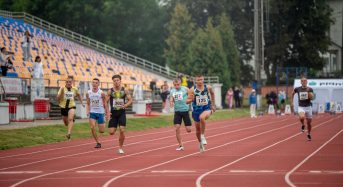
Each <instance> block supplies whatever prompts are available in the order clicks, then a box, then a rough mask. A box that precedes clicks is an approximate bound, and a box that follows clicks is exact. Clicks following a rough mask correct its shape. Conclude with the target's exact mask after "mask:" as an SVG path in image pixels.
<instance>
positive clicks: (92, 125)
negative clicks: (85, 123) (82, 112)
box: [89, 118, 99, 143]
mask: <svg viewBox="0 0 343 187" xmlns="http://www.w3.org/2000/svg"><path fill="white" fill-rule="evenodd" d="M95 123H96V120H95V119H92V118H89V127H90V128H91V133H92V135H93V138H94V140H95V142H96V143H99V140H98V135H97V134H96V130H95Z"/></svg>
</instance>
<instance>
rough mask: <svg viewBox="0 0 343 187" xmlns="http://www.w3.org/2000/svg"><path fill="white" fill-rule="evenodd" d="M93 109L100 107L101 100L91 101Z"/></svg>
mask: <svg viewBox="0 0 343 187" xmlns="http://www.w3.org/2000/svg"><path fill="white" fill-rule="evenodd" d="M91 107H93V108H98V107H100V100H99V99H92V100H91Z"/></svg>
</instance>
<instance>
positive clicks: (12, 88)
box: [0, 77, 23, 94]
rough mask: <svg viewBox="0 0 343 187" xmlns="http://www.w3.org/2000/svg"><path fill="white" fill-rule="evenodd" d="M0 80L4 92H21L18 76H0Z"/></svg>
mask: <svg viewBox="0 0 343 187" xmlns="http://www.w3.org/2000/svg"><path fill="white" fill-rule="evenodd" d="M0 80H1V83H2V86H3V88H4V91H5V93H6V94H23V87H22V81H21V79H20V78H8V77H0Z"/></svg>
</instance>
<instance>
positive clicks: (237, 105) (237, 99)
mask: <svg viewBox="0 0 343 187" xmlns="http://www.w3.org/2000/svg"><path fill="white" fill-rule="evenodd" d="M239 93H240V91H239V89H238V87H237V86H236V87H235V90H234V91H233V97H234V99H235V108H240V107H241V103H240V99H239Z"/></svg>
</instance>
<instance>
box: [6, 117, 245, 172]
mask: <svg viewBox="0 0 343 187" xmlns="http://www.w3.org/2000/svg"><path fill="white" fill-rule="evenodd" d="M241 124H243V123H236V124H235V125H231V126H237V125H241ZM231 126H230V127H231ZM226 127H228V126H224V127H217V128H213V129H208V131H212V130H217V129H222V128H226ZM185 134H187V133H185ZM171 137H175V135H172V136H164V137H162V138H156V139H151V140H144V141H139V142H134V143H129V144H126V145H125V146H131V145H136V144H140V143H146V142H152V141H158V140H163V139H167V138H171ZM114 148H118V146H114V147H109V148H102V149H100V150H92V151H86V152H81V153H75V154H70V155H63V156H59V157H53V158H48V159H41V160H38V161H33V162H27V163H25V164H19V165H15V166H10V167H6V168H0V171H3V170H7V169H13V168H18V167H23V166H28V165H32V164H37V163H42V162H46V161H51V160H57V159H61V158H67V157H72V156H78V155H83V154H87V153H94V152H99V151H105V150H109V149H114Z"/></svg>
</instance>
